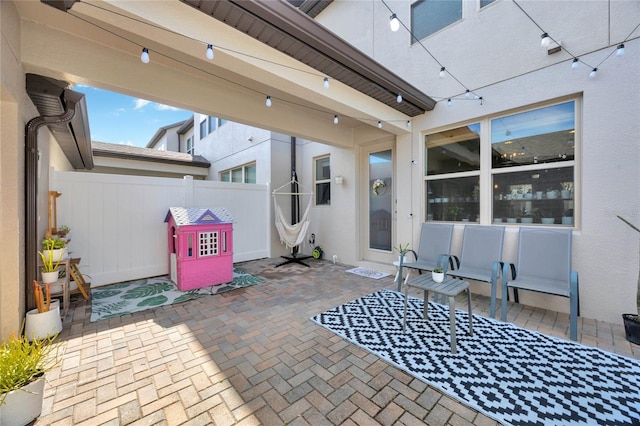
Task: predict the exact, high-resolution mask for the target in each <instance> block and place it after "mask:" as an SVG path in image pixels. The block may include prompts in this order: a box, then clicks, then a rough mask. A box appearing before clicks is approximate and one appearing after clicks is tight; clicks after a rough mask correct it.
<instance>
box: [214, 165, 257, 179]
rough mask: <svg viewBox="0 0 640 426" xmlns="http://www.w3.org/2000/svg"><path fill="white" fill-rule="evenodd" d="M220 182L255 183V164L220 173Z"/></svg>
mask: <svg viewBox="0 0 640 426" xmlns="http://www.w3.org/2000/svg"><path fill="white" fill-rule="evenodd" d="M220 180H221V181H222V182H236V183H256V163H251V164H246V165H244V166H241V167H236V168H234V169H229V170H225V171H222V172H220Z"/></svg>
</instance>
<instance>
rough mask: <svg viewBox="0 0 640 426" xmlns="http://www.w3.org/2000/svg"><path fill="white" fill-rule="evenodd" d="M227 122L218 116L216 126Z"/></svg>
mask: <svg viewBox="0 0 640 426" xmlns="http://www.w3.org/2000/svg"><path fill="white" fill-rule="evenodd" d="M226 122H227V120H225V119H224V118H218V127H221V126H222V125H224V124H225V123H226Z"/></svg>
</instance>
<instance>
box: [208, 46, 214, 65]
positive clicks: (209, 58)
mask: <svg viewBox="0 0 640 426" xmlns="http://www.w3.org/2000/svg"><path fill="white" fill-rule="evenodd" d="M207 59H208V60H210V61H211V60H213V45H212V44H208V45H207Z"/></svg>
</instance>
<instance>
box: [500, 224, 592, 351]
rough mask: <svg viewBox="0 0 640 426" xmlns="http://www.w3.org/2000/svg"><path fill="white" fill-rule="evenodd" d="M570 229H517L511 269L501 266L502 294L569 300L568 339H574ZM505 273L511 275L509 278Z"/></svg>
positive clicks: (504, 308)
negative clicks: (509, 291) (515, 255)
mask: <svg viewBox="0 0 640 426" xmlns="http://www.w3.org/2000/svg"><path fill="white" fill-rule="evenodd" d="M571 238H572V230H571V229H535V228H520V240H519V242H518V260H517V264H516V267H515V269H511V264H509V263H505V264H504V266H503V271H502V294H503V295H504V294H507V289H508V288H509V287H511V288H513V289H523V290H529V291H536V292H540V293H546V294H553V295H558V296H564V297H568V298H569V306H570V311H569V312H570V313H569V316H570V319H569V323H570V326H569V337H570V338H571V340H577V337H578V315H579V314H580V311H579V309H580V304H579V294H578V273H577V272H576V271H572V270H571ZM509 272H512V273H513V276H512V277H511V279H509V276H510V274H509ZM501 319H502V321H506V319H507V298H506V297H503V298H502V318H501Z"/></svg>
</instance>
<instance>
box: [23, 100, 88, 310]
mask: <svg viewBox="0 0 640 426" xmlns="http://www.w3.org/2000/svg"><path fill="white" fill-rule="evenodd" d="M75 115H76V102H75V101H72V100H69V99H67V100H66V102H65V110H64V112H63V113H62V114H60V115H55V116H39V117H35V118H32V119H31V120H29V122H28V123H27V125H26V126H25V160H24V161H25V177H24V178H25V197H24V198H25V225H24V226H25V253H24V263H25V286H24V287H25V288H24V292H25V300H26V306H25V308H26V311H28V310H29V309H33V308H34V307H35V300H34V298H33V293H32V292H31V283H32V282H33V281H34V280H36V279H37V278H38V262H37V256H36V253H37V252H38V130H40V128H41V127H42V126H45V125H47V124H61V123H68V122H70V121H71V120H72V119H73V117H74V116H75ZM26 311H25V312H26Z"/></svg>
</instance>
